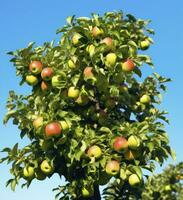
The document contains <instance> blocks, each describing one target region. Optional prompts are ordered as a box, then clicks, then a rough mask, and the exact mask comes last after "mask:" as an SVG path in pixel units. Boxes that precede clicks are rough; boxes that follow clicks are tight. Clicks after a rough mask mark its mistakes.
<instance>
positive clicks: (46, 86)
mask: <svg viewBox="0 0 183 200" xmlns="http://www.w3.org/2000/svg"><path fill="white" fill-rule="evenodd" d="M41 90H42V91H43V92H45V91H46V90H48V84H47V83H46V82H44V81H42V82H41Z"/></svg>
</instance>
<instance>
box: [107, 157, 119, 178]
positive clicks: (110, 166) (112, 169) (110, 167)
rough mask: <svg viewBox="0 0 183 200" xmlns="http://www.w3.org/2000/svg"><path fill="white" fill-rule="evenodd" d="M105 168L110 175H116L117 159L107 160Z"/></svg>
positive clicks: (117, 169) (117, 171) (117, 168)
mask: <svg viewBox="0 0 183 200" xmlns="http://www.w3.org/2000/svg"><path fill="white" fill-rule="evenodd" d="M105 169H106V173H107V174H109V175H111V176H115V175H117V174H118V173H119V170H120V164H119V161H117V160H110V161H108V162H107V165H106V168H105Z"/></svg>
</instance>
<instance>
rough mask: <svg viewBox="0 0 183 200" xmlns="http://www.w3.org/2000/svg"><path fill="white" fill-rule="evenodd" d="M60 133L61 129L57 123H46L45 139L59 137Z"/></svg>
mask: <svg viewBox="0 0 183 200" xmlns="http://www.w3.org/2000/svg"><path fill="white" fill-rule="evenodd" d="M61 132H62V127H61V125H60V123H59V122H51V123H48V124H47V125H46V127H45V134H46V136H47V137H51V136H59V135H60V134H61Z"/></svg>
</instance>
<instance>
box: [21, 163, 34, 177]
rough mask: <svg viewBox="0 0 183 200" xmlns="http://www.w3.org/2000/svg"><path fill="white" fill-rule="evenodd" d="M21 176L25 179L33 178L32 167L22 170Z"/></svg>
mask: <svg viewBox="0 0 183 200" xmlns="http://www.w3.org/2000/svg"><path fill="white" fill-rule="evenodd" d="M23 176H24V178H26V179H33V178H34V167H31V166H27V167H24V168H23Z"/></svg>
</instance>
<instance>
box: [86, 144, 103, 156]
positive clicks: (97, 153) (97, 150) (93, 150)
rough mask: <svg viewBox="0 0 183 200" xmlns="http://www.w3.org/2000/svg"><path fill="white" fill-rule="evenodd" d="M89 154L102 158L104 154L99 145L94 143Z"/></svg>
mask: <svg viewBox="0 0 183 200" xmlns="http://www.w3.org/2000/svg"><path fill="white" fill-rule="evenodd" d="M87 155H88V156H89V157H90V158H93V157H94V158H100V157H101V156H102V150H101V148H100V147H99V146H97V145H93V146H91V147H90V148H89V149H88V151H87Z"/></svg>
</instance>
